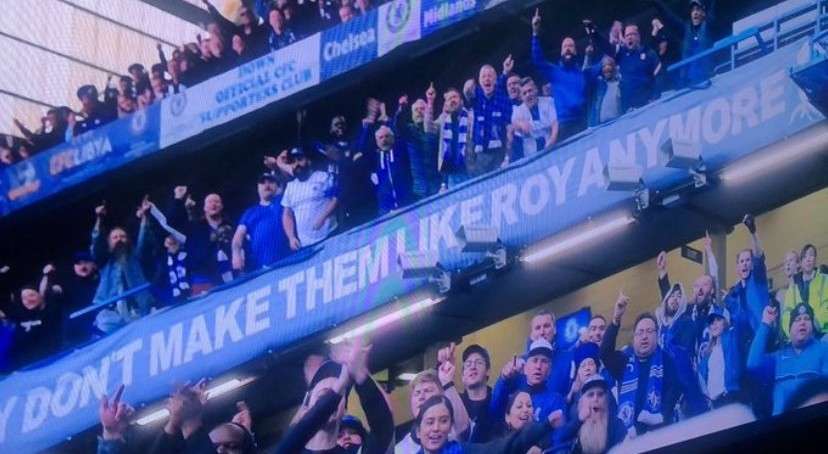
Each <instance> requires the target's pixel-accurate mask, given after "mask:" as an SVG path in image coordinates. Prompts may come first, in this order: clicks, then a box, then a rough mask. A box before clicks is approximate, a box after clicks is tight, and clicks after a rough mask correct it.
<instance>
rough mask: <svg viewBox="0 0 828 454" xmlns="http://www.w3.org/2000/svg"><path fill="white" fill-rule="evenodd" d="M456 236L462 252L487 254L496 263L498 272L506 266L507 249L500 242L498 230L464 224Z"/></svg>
mask: <svg viewBox="0 0 828 454" xmlns="http://www.w3.org/2000/svg"><path fill="white" fill-rule="evenodd" d="M454 236H455V237H456V238H457V242H458V243H459V245H460V250H461V251H463V252H483V253H485V254H486V257H488V258H491V259H492V261H493V262H494V267H495V269H496V270H499V269H501V268H503V267H505V266H506V247H504V246H503V243H502V242H501V241H500V238H499V233H498V231H497V229H496V228H494V227H488V226H469V225H465V224H463V225H461V226H460V229H458V230H457V232H456V233H455V234H454Z"/></svg>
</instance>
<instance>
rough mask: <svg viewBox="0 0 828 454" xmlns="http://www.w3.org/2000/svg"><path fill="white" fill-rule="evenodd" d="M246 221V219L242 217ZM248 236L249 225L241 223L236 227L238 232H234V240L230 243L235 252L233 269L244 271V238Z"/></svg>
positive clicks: (233, 252)
mask: <svg viewBox="0 0 828 454" xmlns="http://www.w3.org/2000/svg"><path fill="white" fill-rule="evenodd" d="M242 221H244V219H242ZM245 237H247V226H246V225H244V224H239V226H238V227H236V233H235V234H233V241H232V243H230V248H231V250H232V254H233V269H234V270H236V271H244V262H245V257H244V239H245Z"/></svg>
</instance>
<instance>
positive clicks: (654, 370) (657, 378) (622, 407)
mask: <svg viewBox="0 0 828 454" xmlns="http://www.w3.org/2000/svg"><path fill="white" fill-rule="evenodd" d="M623 352H624V355H626V356H627V365H626V367H624V376H623V377H622V378H621V384H620V386H619V389H618V417H619V418H620V419H621V421H623V422H624V427H626V428H627V433H632V434H634V433H635V423H636V422H640V423H643V424H646V425H648V426H654V425H658V424H661V423H663V422H664V416H662V414H661V398H662V382H663V380H664V357H663V352H662V350H661V348H656V350H655V352H653V355H652V356H651V357H650V372H649V374H650V376H649V379H648V380H647V398H646V399H644V403H643V408H642V409H641V412H640V413H639V414H638V417H637V418H636V417H635V395H636V392H637V391H638V368H639V367H640V365H639V362H638V359H637V358H636V356H635V352H633V350H632V348H631V347H629V346H628V347H626V348H624V350H623Z"/></svg>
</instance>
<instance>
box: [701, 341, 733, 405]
mask: <svg viewBox="0 0 828 454" xmlns="http://www.w3.org/2000/svg"><path fill="white" fill-rule="evenodd" d="M720 342H721V344H722V353H723V354H724V366H725V370H724V375H725V391H726V392H727V393H728V394H730V393H733V392H736V391H738V390H739V389H740V385H739V382H740V381H741V379H742V372H743V367H742V365H743V364H744V359H743V357H742V352H741V350H740V349H739V337H738V332H737V330H736V329H735V328H733V327H731V328H729V329H728V330H727V331H725V332H724V333H722V337H721V339H720ZM709 363H710V354H709V353H708V354H706V355H702V354H700V355H699V365H698V369H699V379H700V380H701V383H702V388H703V389H704V391H705V394H707V383H708V379H709V374H710V369H709ZM707 397H710V396H709V395H708V396H707Z"/></svg>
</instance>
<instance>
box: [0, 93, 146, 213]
mask: <svg viewBox="0 0 828 454" xmlns="http://www.w3.org/2000/svg"><path fill="white" fill-rule="evenodd" d="M159 122H160V106H159V105H157V104H155V105H152V106H149V107H148V108H146V109H143V110H140V111H138V112H137V113H136V114H134V115H131V116H129V117H126V118H120V119H118V120H115V121H113V122H111V123H109V124H107V125H105V126H104V127H101V128H98V129H95V130H92V131H89V132H86V133H85V134H82V135H80V136H77V137H75V138H73V139H72V140H71V141H69V142H66V143H62V144H60V145H58V146H56V147H53V148H50V149H49V150H47V151H45V152H42V153H38V154H36V155H34V156H33V157H31V158H29V159H26V160H24V161H21V162H19V163H17V164H15V165H13V166H10V167H7V168H6V169H4V170H3V171H2V173H0V187H1V188H2V199H1V200H0V205H2V206H0V214H6V213H8V212H10V211H13V210H16V209H19V208H22V207H23V206H26V205H28V204H30V203H34V202H36V201H38V200H41V199H44V198H46V197H48V196H50V195H53V194H56V193H58V192H60V191H63V190H65V189H68V188H71V187H73V186H75V185H78V184H80V183H82V182H85V181H87V180H89V179H90V178H93V177H94V176H97V175H100V174H102V173H105V172H109V171H111V170H114V169H117V168H119V167H121V166H123V165H124V164H127V163H129V162H131V161H133V160H135V159H138V158H141V157H143V156H146V155H148V154H151V153H155V152H156V151H158V150H159V140H158V130H159Z"/></svg>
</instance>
